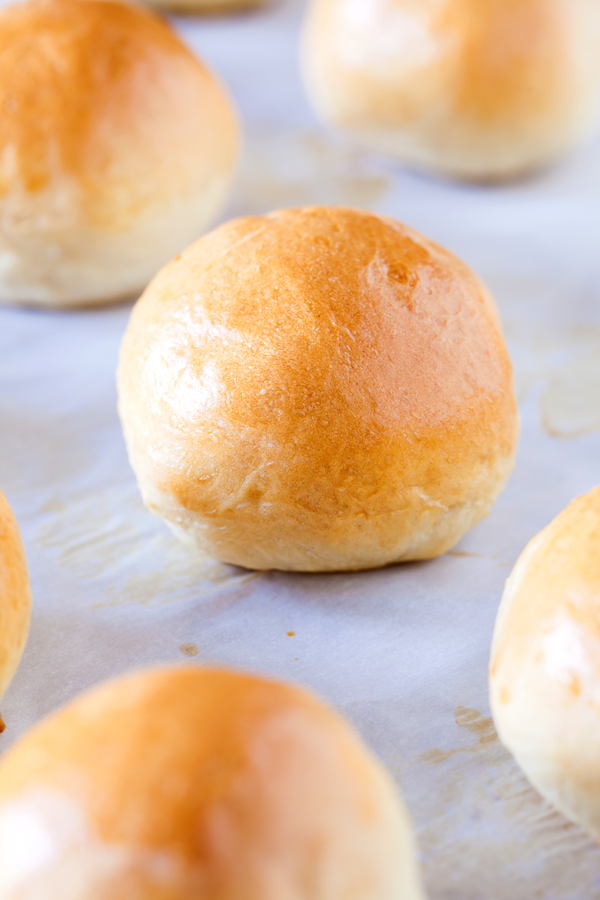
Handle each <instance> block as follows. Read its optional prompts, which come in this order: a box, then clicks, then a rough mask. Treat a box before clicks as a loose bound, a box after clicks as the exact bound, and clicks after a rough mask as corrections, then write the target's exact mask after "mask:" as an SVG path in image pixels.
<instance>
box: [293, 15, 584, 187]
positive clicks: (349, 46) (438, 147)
mask: <svg viewBox="0 0 600 900" xmlns="http://www.w3.org/2000/svg"><path fill="white" fill-rule="evenodd" d="M302 63H303V69H304V73H305V80H306V84H307V87H308V91H309V94H310V96H311V98H312V100H313V102H314V104H315V106H316V108H317V110H318V112H319V113H320V115H321V116H322V117H323V118H324V119H325V120H326V121H328V122H330V123H332V124H334V125H338V126H340V127H342V128H346V129H347V130H348V131H350V132H354V133H355V134H357V135H359V136H360V137H361V138H363V139H364V140H365V141H366V143H367V144H368V145H370V146H371V147H373V148H375V149H376V150H380V151H382V152H384V153H388V154H390V155H391V156H394V157H397V158H398V159H400V160H402V161H404V162H407V163H409V164H411V165H415V166H418V167H422V168H425V169H430V170H432V171H434V172H439V173H442V174H446V175H450V176H453V177H457V178H465V179H475V180H489V179H500V178H507V177H511V176H515V175H518V174H520V173H523V172H526V171H527V170H529V169H533V168H535V167H537V166H540V165H543V164H546V163H548V162H550V161H552V160H554V159H556V158H557V157H559V156H560V155H561V154H563V153H564V152H565V151H567V150H568V149H569V148H570V147H572V146H573V145H574V144H575V143H577V141H579V140H580V138H582V136H583V135H585V134H586V133H587V132H588V130H589V129H590V126H591V124H592V123H593V121H594V119H595V118H596V116H597V112H598V106H599V100H600V4H599V3H598V0H420V2H419V0H312V6H311V8H310V12H309V15H308V19H307V23H306V26H305V33H304V39H303V48H302Z"/></svg>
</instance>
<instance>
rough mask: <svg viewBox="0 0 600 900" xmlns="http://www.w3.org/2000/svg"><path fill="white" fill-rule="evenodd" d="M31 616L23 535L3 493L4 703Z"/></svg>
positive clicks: (0, 689) (0, 686) (0, 656)
mask: <svg viewBox="0 0 600 900" xmlns="http://www.w3.org/2000/svg"><path fill="white" fill-rule="evenodd" d="M30 615H31V591H30V588H29V577H28V575H27V561H26V559H25V552H24V550H23V544H22V542H21V535H20V534H19V528H18V525H17V523H16V521H15V517H14V515H13V513H12V510H11V508H10V506H9V505H8V502H7V500H6V498H5V496H4V494H3V493H2V492H1V491H0V701H1V700H2V697H3V696H4V694H5V692H6V689H7V688H8V685H9V684H10V682H11V680H12V677H13V675H14V674H15V671H16V669H17V666H18V665H19V662H20V659H21V656H22V655H23V650H24V649H25V643H26V641H27V634H28V632H29V619H30ZM0 723H2V720H1V719H0ZM0 730H3V729H0Z"/></svg>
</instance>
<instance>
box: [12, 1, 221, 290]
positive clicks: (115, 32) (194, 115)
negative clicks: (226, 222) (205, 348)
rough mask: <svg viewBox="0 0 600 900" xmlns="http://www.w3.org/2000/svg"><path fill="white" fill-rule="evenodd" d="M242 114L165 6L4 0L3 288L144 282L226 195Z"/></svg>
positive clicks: (122, 286)
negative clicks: (162, 10) (164, 15)
mask: <svg viewBox="0 0 600 900" xmlns="http://www.w3.org/2000/svg"><path fill="white" fill-rule="evenodd" d="M236 152H237V125H236V122H235V117H234V114H233V111H232V107H231V103H230V101H229V99H228V97H227V96H226V95H225V93H224V91H223V89H222V87H221V86H220V85H219V84H218V83H217V82H216V81H215V78H214V77H213V75H212V74H211V73H210V72H208V71H207V69H206V68H205V67H204V66H203V65H202V64H201V63H200V62H199V61H198V60H197V59H196V58H195V57H194V56H193V55H192V53H191V52H190V51H189V50H188V49H187V48H186V47H185V46H184V45H183V44H182V43H181V41H180V40H179V39H178V38H177V36H176V35H175V33H174V32H173V31H172V29H171V28H170V27H169V25H168V24H167V23H166V22H164V21H163V20H162V19H161V18H159V17H158V16H157V15H156V14H155V13H153V12H151V11H149V10H145V9H143V8H141V7H137V6H135V5H133V4H129V3H121V2H114V0H28V2H25V3H19V4H16V5H14V6H10V7H8V8H5V9H3V10H1V11H0V301H5V302H10V303H23V304H35V305H41V306H57V305H64V306H68V305H74V304H96V303H104V302H107V301H112V300H117V299H119V298H123V297H127V296H131V295H133V294H135V293H137V292H139V291H140V290H141V289H142V288H143V287H144V285H145V284H146V283H147V282H148V281H149V280H150V278H151V277H152V275H154V273H155V272H156V271H157V270H158V269H159V268H160V267H161V266H162V265H163V264H164V263H165V262H167V260H169V259H170V258H171V257H172V256H173V255H174V254H175V253H177V252H178V251H179V250H181V249H182V248H183V247H185V246H186V245H187V244H188V243H189V242H190V241H192V240H194V239H195V238H197V237H198V236H199V235H200V234H201V233H202V231H203V230H204V229H205V228H206V226H207V225H208V224H209V223H210V221H211V220H212V219H213V217H214V216H215V214H216V213H217V211H218V210H219V209H220V207H221V205H222V203H223V201H224V199H225V196H226V194H227V191H228V189H229V186H230V182H231V179H232V174H233V167H234V161H235V157H236Z"/></svg>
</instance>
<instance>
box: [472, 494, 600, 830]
mask: <svg viewBox="0 0 600 900" xmlns="http://www.w3.org/2000/svg"><path fill="white" fill-rule="evenodd" d="M599 608H600V487H598V488H596V489H595V490H593V491H591V492H590V493H589V494H585V495H584V496H583V497H579V498H578V499H577V500H575V501H574V502H573V503H571V505H570V506H568V507H567V509H566V510H564V512H562V513H561V514H560V515H559V516H558V517H557V518H556V519H554V521H553V522H551V524H550V525H548V527H547V528H545V529H544V530H543V531H542V532H541V533H540V534H538V536H537V537H536V538H534V539H533V540H532V541H531V542H530V543H529V544H528V546H527V547H526V548H525V550H524V552H523V553H522V554H521V557H520V558H519V561H518V562H517V565H516V566H515V568H514V571H513V573H512V574H511V576H510V578H509V579H508V581H507V583H506V590H505V592H504V596H503V598H502V604H501V606H500V610H499V612H498V618H497V621H496V628H495V631H494V641H493V645H492V656H491V664H490V697H491V705H492V712H493V715H494V720H495V723H496V728H497V730H498V734H499V736H500V738H501V740H502V741H503V743H504V744H505V745H506V747H507V748H508V749H509V750H510V751H511V753H513V755H514V756H515V758H516V760H517V762H518V763H519V765H520V766H521V768H522V769H523V771H524V772H525V774H526V776H527V778H528V779H529V780H530V782H531V783H532V784H533V786H534V787H535V788H537V790H538V791H539V792H540V793H541V794H542V795H543V796H544V797H545V798H546V799H547V800H549V801H550V802H551V803H553V804H554V805H555V806H557V807H558V809H560V810H561V812H563V813H564V815H566V816H567V817H568V818H569V819H572V820H573V821H575V822H578V823H579V824H580V825H581V826H582V827H583V828H585V829H586V830H587V831H588V832H590V833H591V834H592V835H593V836H594V837H595V838H596V839H597V840H600V766H599V764H598V760H599V759H600V705H599V698H600V616H599Z"/></svg>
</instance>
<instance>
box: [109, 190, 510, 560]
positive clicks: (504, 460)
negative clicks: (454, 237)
mask: <svg viewBox="0 0 600 900" xmlns="http://www.w3.org/2000/svg"><path fill="white" fill-rule="evenodd" d="M118 384H119V395H120V401H119V402H120V413H121V419H122V422H123V426H124V431H125V437H126V440H127V446H128V450H129V455H130V459H131V462H132V464H133V467H134V469H135V471H136V474H137V476H138V480H139V483H140V486H141V490H142V494H143V497H144V501H145V503H146V504H147V506H148V507H149V508H150V509H151V510H153V511H154V512H157V513H158V514H159V515H162V516H163V517H164V518H165V519H166V520H167V521H168V523H169V524H170V525H171V527H172V528H173V529H174V530H175V532H176V533H177V534H179V535H180V536H181V537H182V538H183V539H185V540H187V541H190V542H192V543H195V544H197V545H198V546H199V547H201V548H202V549H203V550H206V551H207V552H208V553H210V554H211V555H213V556H215V557H216V558H218V559H221V560H223V561H225V562H230V563H236V564H238V565H243V566H247V567H249V568H256V569H269V568H276V569H295V570H300V571H325V570H343V569H365V568H371V567H375V566H382V565H386V564H388V563H392V562H397V561H401V560H408V559H426V558H428V557H433V556H437V555H438V554H440V553H444V552H445V551H446V550H448V549H450V547H452V546H453V545H454V544H455V543H456V542H457V541H458V540H459V538H460V537H461V536H462V535H463V534H464V533H465V531H467V529H469V528H470V527H471V526H472V525H474V524H475V523H476V522H477V521H479V519H481V518H482V517H483V516H485V515H486V514H487V512H488V511H489V509H490V506H491V505H492V503H493V502H494V500H495V499H496V497H497V495H498V494H499V492H500V490H501V489H502V487H503V486H504V483H505V481H506V479H507V477H508V474H509V472H510V470H511V468H512V465H513V457H514V452H515V446H516V440H517V429H518V424H517V413H516V408H515V399H514V394H513V383H512V372H511V366H510V362H509V359H508V356H507V353H506V349H505V346H504V342H503V339H502V336H501V334H500V329H499V326H498V322H497V319H496V314H495V311H494V308H493V303H492V301H491V300H490V297H489V295H488V294H487V292H486V290H485V289H484V288H483V286H482V285H481V283H480V282H479V281H478V280H477V279H476V277H475V276H474V275H473V273H472V272H470V270H469V269H468V268H467V267H466V266H464V265H463V264H462V263H461V262H459V261H458V260H457V259H456V258H455V257H453V256H452V255H451V254H450V253H447V252H446V251H445V250H442V249H441V248H439V247H437V246H435V245H434V244H432V243H431V242H430V241H428V240H426V239H425V238H424V237H422V236H421V235H419V234H417V233H416V232H415V231H412V230H411V229H410V228H407V227H405V226H404V225H401V224H399V223H398V222H395V221H394V220H392V219H388V218H383V217H379V216H375V215H372V214H370V213H366V212H362V211H358V210H352V209H346V208H340V207H307V208H304V209H298V210H283V211H279V212H275V213H271V214H270V215H268V216H265V217H261V218H246V219H237V220H234V221H231V222H229V223H227V224H226V225H224V226H222V227H220V228H218V229H216V230H215V231H213V232H212V233H211V234H209V235H207V236H206V237H204V238H202V239H201V240H200V241H198V242H197V243H196V244H194V245H193V246H192V247H190V248H189V249H188V250H187V251H186V252H185V253H183V254H182V255H181V256H180V257H179V258H178V259H177V260H175V261H174V262H172V263H171V264H170V265H169V266H167V267H165V269H163V271H162V272H161V273H160V274H159V275H158V276H157V277H156V279H155V280H154V281H153V282H152V284H151V285H150V286H149V288H148V289H147V291H146V292H145V294H144V295H143V297H142V298H141V299H140V301H139V302H138V304H137V305H136V307H135V309H134V311H133V314H132V317H131V320H130V324H129V326H128V329H127V332H126V335H125V338H124V341H123V345H122V349H121V358H120V365H119V374H118Z"/></svg>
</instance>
